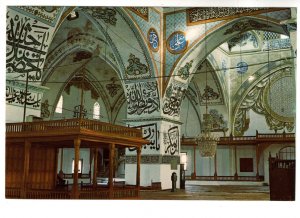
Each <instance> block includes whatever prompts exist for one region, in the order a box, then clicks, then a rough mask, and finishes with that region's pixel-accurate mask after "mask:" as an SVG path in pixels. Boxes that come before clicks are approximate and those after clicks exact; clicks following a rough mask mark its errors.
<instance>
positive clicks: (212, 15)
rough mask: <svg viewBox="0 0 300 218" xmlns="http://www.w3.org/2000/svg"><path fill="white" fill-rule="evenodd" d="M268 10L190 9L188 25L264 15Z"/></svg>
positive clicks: (188, 11)
mask: <svg viewBox="0 0 300 218" xmlns="http://www.w3.org/2000/svg"><path fill="white" fill-rule="evenodd" d="M266 10H267V8H226V7H214V8H190V9H188V10H187V25H194V24H197V23H201V22H204V21H206V22H214V21H216V20H221V19H222V20H225V19H229V18H233V17H235V16H236V17H237V16H240V14H243V15H252V14H258V13H262V12H263V11H266Z"/></svg>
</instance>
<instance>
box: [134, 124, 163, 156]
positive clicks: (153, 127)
mask: <svg viewBox="0 0 300 218" xmlns="http://www.w3.org/2000/svg"><path fill="white" fill-rule="evenodd" d="M136 127H137V128H142V132H143V139H146V140H149V141H150V142H149V143H148V144H145V145H143V147H142V148H143V149H147V148H149V149H150V150H156V151H159V149H160V144H159V143H158V136H159V132H158V130H157V124H156V123H151V124H146V125H141V126H136ZM134 150H136V148H129V151H134Z"/></svg>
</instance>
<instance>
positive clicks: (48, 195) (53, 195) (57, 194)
mask: <svg viewBox="0 0 300 218" xmlns="http://www.w3.org/2000/svg"><path fill="white" fill-rule="evenodd" d="M70 198H71V192H67V191H53V190H28V191H27V192H26V199H70Z"/></svg>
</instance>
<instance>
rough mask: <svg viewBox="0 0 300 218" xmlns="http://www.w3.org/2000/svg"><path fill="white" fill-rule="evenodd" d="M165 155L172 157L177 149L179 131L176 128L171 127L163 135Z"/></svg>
mask: <svg viewBox="0 0 300 218" xmlns="http://www.w3.org/2000/svg"><path fill="white" fill-rule="evenodd" d="M164 144H165V154H171V155H174V154H175V153H176V152H178V148H179V129H178V126H173V127H171V128H169V129H168V132H167V133H164Z"/></svg>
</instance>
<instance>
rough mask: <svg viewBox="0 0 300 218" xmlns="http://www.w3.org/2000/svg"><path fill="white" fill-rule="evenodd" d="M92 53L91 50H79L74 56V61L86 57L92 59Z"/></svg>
mask: <svg viewBox="0 0 300 218" xmlns="http://www.w3.org/2000/svg"><path fill="white" fill-rule="evenodd" d="M92 55H93V54H92V53H91V52H86V51H79V52H76V53H75V55H74V57H73V62H78V61H82V60H85V59H90V58H91V57H92Z"/></svg>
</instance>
